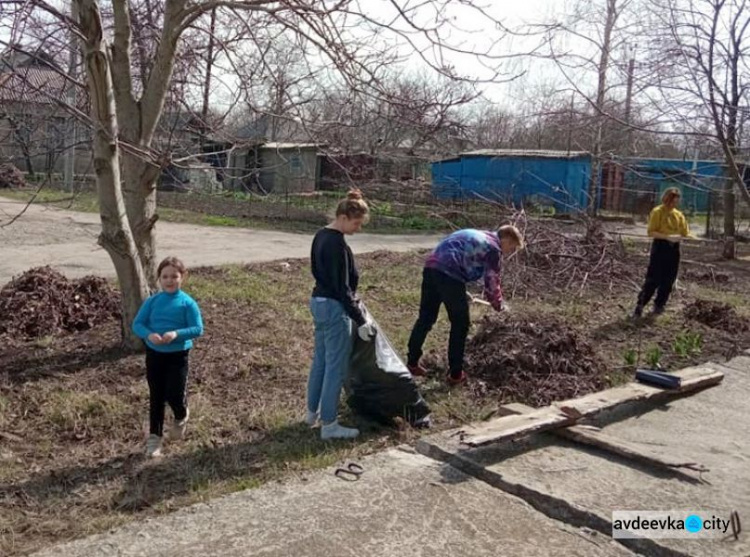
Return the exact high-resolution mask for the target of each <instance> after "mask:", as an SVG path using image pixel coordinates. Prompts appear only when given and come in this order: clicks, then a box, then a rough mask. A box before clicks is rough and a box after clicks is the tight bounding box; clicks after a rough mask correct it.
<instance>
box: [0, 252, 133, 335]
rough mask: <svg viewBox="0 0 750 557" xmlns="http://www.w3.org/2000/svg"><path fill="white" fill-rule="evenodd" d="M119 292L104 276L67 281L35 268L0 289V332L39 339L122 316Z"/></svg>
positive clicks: (48, 269)
mask: <svg viewBox="0 0 750 557" xmlns="http://www.w3.org/2000/svg"><path fill="white" fill-rule="evenodd" d="M120 315H121V314H120V294H119V293H118V292H116V291H115V290H113V289H112V287H111V286H110V285H109V284H108V283H107V281H106V280H105V279H103V278H101V277H94V276H88V277H84V278H82V279H78V280H73V281H71V280H68V279H67V278H65V277H64V276H63V275H61V274H60V273H58V272H57V271H55V270H54V269H52V268H51V267H36V268H34V269H30V270H28V271H26V272H25V273H23V274H22V275H20V276H18V277H16V278H14V279H13V280H12V281H10V282H9V283H8V284H6V285H5V287H3V289H2V290H0V334H8V335H12V336H15V337H24V338H40V337H44V336H52V335H58V334H62V333H66V332H72V331H82V330H86V329H91V328H92V327H94V326H96V325H98V324H100V323H103V322H105V321H109V320H111V319H119V318H120Z"/></svg>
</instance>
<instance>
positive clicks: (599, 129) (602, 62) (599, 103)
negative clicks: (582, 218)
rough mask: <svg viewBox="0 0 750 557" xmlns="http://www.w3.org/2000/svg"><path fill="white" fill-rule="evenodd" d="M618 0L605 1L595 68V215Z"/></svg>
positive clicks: (592, 206)
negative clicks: (602, 32) (605, 13)
mask: <svg viewBox="0 0 750 557" xmlns="http://www.w3.org/2000/svg"><path fill="white" fill-rule="evenodd" d="M617 2H618V0H607V18H606V21H605V22H604V35H603V42H602V46H601V53H600V57H599V65H598V67H597V69H598V73H599V79H598V83H597V88H596V106H595V107H594V110H595V114H594V117H595V118H596V120H595V122H596V130H595V132H594V142H593V145H592V147H591V157H592V161H591V176H590V177H589V212H590V213H591V214H592V215H596V210H597V206H596V205H597V203H596V202H597V194H598V193H599V192H598V185H599V171H600V169H601V157H602V134H603V129H604V101H605V98H606V94H607V69H608V68H609V54H610V48H611V45H612V31H613V30H614V28H615V24H616V23H617V17H618V15H619V14H618V13H617Z"/></svg>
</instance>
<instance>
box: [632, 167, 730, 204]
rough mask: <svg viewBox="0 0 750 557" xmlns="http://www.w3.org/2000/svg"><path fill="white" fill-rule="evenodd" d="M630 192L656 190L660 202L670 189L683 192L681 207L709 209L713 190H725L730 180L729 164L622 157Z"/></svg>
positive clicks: (657, 201)
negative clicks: (710, 195) (726, 167)
mask: <svg viewBox="0 0 750 557" xmlns="http://www.w3.org/2000/svg"><path fill="white" fill-rule="evenodd" d="M617 162H618V163H620V164H622V165H623V167H624V168H625V176H624V184H623V187H624V188H625V190H626V191H631V192H644V191H648V190H652V191H653V192H654V193H655V200H656V203H659V200H660V199H661V195H662V193H663V192H664V190H666V189H667V188H673V187H676V188H678V189H679V190H680V192H682V199H681V200H680V206H681V207H682V208H683V209H684V210H686V211H689V212H705V211H706V210H707V209H708V201H709V192H710V191H712V190H718V189H721V188H722V187H723V185H724V182H725V180H726V178H725V176H726V173H725V165H724V164H723V163H721V162H717V161H691V160H681V159H622V160H618V161H617Z"/></svg>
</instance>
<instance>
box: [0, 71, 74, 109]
mask: <svg viewBox="0 0 750 557" xmlns="http://www.w3.org/2000/svg"><path fill="white" fill-rule="evenodd" d="M65 86H66V84H65V78H64V77H63V76H61V75H60V74H59V73H57V72H56V71H54V70H49V69H43V68H38V67H24V68H17V69H16V70H15V71H12V70H11V71H6V72H4V73H3V74H1V75H0V100H2V101H16V102H29V103H41V104H56V103H57V100H59V99H61V98H63V97H64V94H65Z"/></svg>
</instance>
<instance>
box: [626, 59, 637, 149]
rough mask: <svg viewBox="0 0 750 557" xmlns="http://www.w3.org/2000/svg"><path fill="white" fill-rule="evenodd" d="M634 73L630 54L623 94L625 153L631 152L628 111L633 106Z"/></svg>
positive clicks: (631, 136)
mask: <svg viewBox="0 0 750 557" xmlns="http://www.w3.org/2000/svg"><path fill="white" fill-rule="evenodd" d="M634 73H635V57H633V56H631V58H630V61H629V62H628V85H627V93H626V94H625V123H626V124H627V126H628V128H627V141H626V144H625V150H626V154H628V155H632V154H633V128H632V127H631V126H630V113H631V110H632V106H633V74H634Z"/></svg>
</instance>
